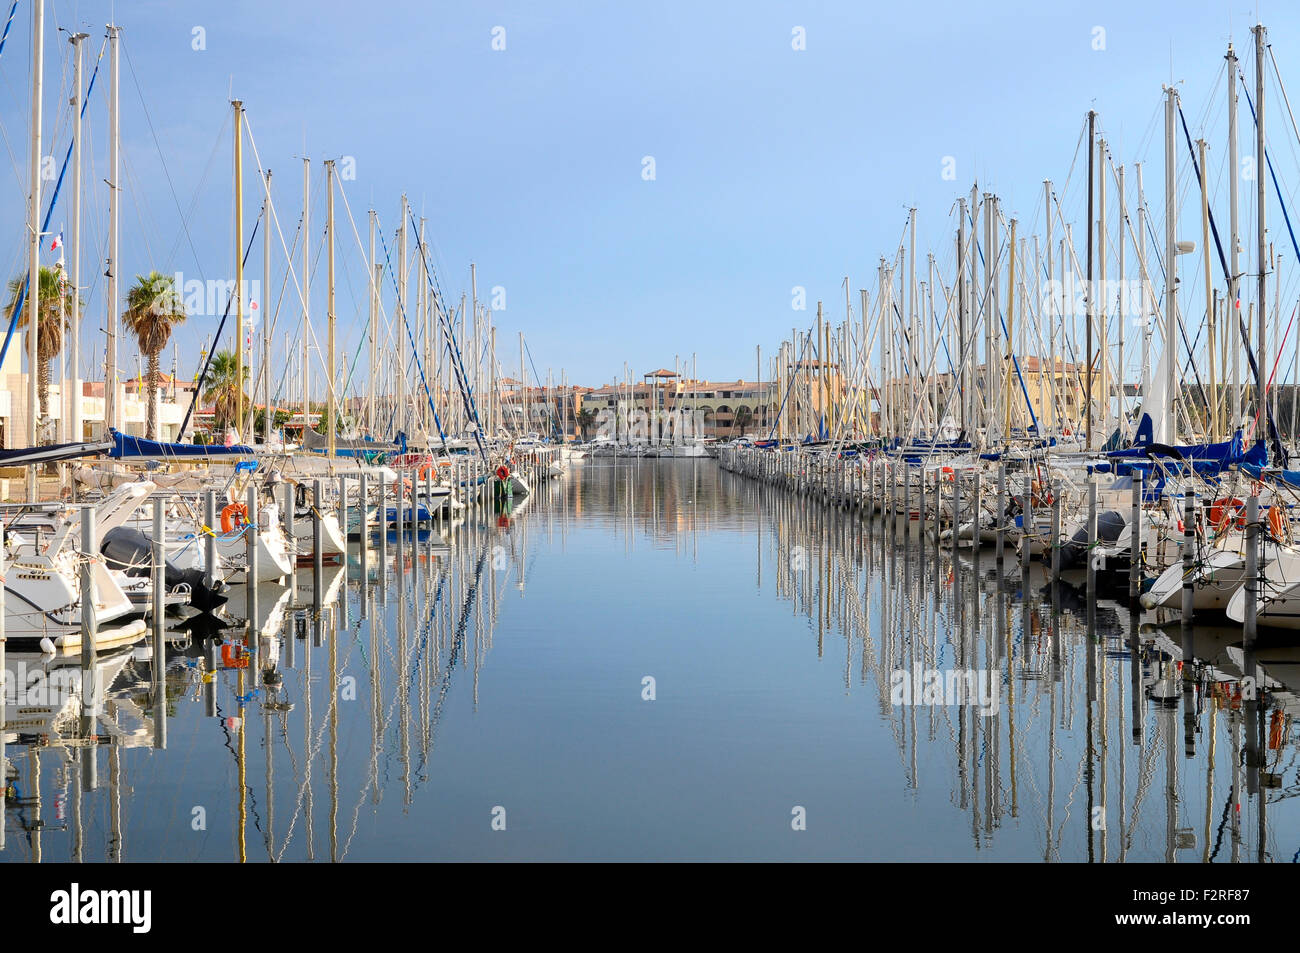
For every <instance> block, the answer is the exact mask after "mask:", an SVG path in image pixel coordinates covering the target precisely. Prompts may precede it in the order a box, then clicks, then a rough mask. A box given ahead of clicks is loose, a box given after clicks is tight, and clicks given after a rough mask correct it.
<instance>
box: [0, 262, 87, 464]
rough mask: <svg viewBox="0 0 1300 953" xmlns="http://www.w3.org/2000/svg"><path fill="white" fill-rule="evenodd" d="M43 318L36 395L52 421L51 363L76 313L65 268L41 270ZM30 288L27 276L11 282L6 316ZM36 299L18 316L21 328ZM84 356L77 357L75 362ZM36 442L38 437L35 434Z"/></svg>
mask: <svg viewBox="0 0 1300 953" xmlns="http://www.w3.org/2000/svg"><path fill="white" fill-rule="evenodd" d="M38 275H39V276H38V278H37V281H38V282H39V290H40V302H39V304H38V305H37V307H39V308H40V316H39V317H38V319H37V324H36V330H37V335H36V363H37V367H36V391H37V394H38V396H39V399H40V412H41V419H42V420H45V419H47V418H48V417H49V407H50V361H52V360H54V358H55V357H56V356H57V355H58V353H59V352H60V351H62V350H63V332H64V330H65V329H66V328H67V327H68V315H69V314H70V313H71V311H72V293H73V292H72V289H71V288H70V287H68V281H67V276H66V275H65V274H64V271H63V269H62V268H57V267H56V268H41V270H40V272H39V273H38ZM26 287H27V276H26V275H21V276H19V277H17V278H12V279H10V281H9V302H8V304H6V305H5V314H6V315H11V314H13V313H14V308H16V307H17V306H18V296H19V295H20V294H22V293H23V289H24V288H26ZM31 304H32V297H31V295H30V294H29V295H27V296H26V297H25V298H24V299H23V310H22V313H21V314H20V315H19V316H18V327H20V328H25V327H27V319H28V315H29V313H30V312H31V310H32V308H31ZM76 357H80V355H74V359H75V358H76ZM31 437H32V442H33V443H35V442H36V435H35V434H32V435H31Z"/></svg>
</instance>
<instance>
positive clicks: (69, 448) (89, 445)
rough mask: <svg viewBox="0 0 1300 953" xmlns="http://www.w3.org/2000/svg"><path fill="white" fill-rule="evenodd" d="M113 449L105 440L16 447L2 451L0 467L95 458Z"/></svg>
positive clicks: (0, 453)
mask: <svg viewBox="0 0 1300 953" xmlns="http://www.w3.org/2000/svg"><path fill="white" fill-rule="evenodd" d="M112 449H113V444H111V443H108V442H107V441H103V440H98V441H85V442H78V443H56V444H51V445H49V446H46V447H16V448H14V449H11V450H0V467H25V466H31V465H33V464H39V463H53V462H54V461H56V460H71V459H74V458H75V457H93V456H99V455H100V454H101V453H106V452H107V451H109V450H112Z"/></svg>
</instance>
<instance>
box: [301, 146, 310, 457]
mask: <svg viewBox="0 0 1300 953" xmlns="http://www.w3.org/2000/svg"><path fill="white" fill-rule="evenodd" d="M310 342H311V159H309V158H307V157H306V156H303V159H302V432H303V434H304V436H305V435H306V433H307V428H308V427H310V426H311V422H310V416H309V414H310V412H311V397H310V394H311V344H310Z"/></svg>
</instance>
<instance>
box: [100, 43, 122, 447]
mask: <svg viewBox="0 0 1300 953" xmlns="http://www.w3.org/2000/svg"><path fill="white" fill-rule="evenodd" d="M120 32H121V30H120V28H119V27H116V26H114V25H112V24H109V26H108V79H109V87H108V268H107V269H106V270H107V272H108V289H107V293H106V294H105V296H104V301H105V305H106V307H107V312H108V313H107V315H106V319H105V324H104V327H105V333H106V335H107V337H108V342H107V347H106V348H105V350H104V427H105V428H108V427H112V428H113V429H115V430H121V429H122V418H121V408H120V407H119V406H118V403H117V321H118V314H117V299H118V279H117V275H118V272H119V271H120V270H121V269H120V266H119V264H118V260H117V252H118V248H117V241H118V225H119V223H120V220H121V207H120V204H121V203H120V201H119V197H118V196H119V193H120V192H121V187H120V186H119V184H118V183H119V177H120V169H119V159H120V156H119V154H118V151H119V136H120V128H119V125H118V103H119V98H120V97H119V92H120V87H119V83H118V70H117V42H118V34H119V33H120Z"/></svg>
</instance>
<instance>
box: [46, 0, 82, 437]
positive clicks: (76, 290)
mask: <svg viewBox="0 0 1300 953" xmlns="http://www.w3.org/2000/svg"><path fill="white" fill-rule="evenodd" d="M42 4H43V0H42ZM88 36H89V34H86V33H74V34H73V35H72V36H71V37H69V39H68V42H69V43H71V44H72V49H73V67H72V86H73V93H72V224H71V228H70V231H69V239H70V244H71V247H70V248H69V249H68V254H69V256H70V259H71V260H70V261H69V263H68V267H69V269H70V270H69V278H70V279H71V287H72V302H71V305H72V314H71V315H70V316H69V328H68V366H69V370H70V371H71V373H70V374H69V375H68V378H67V379H65V381H64V384H63V386H64V389H65V390H66V391H67V410H66V411H65V412H64V413H65V419H66V420H67V421H68V439H69V440H74V441H76V440H81V439H82V427H81V97H82V93H81V89H82V84H83V67H82V52H83V51H82V47H81V44H82V43H83V42H84V41H85V40H86V39H87V37H88Z"/></svg>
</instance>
